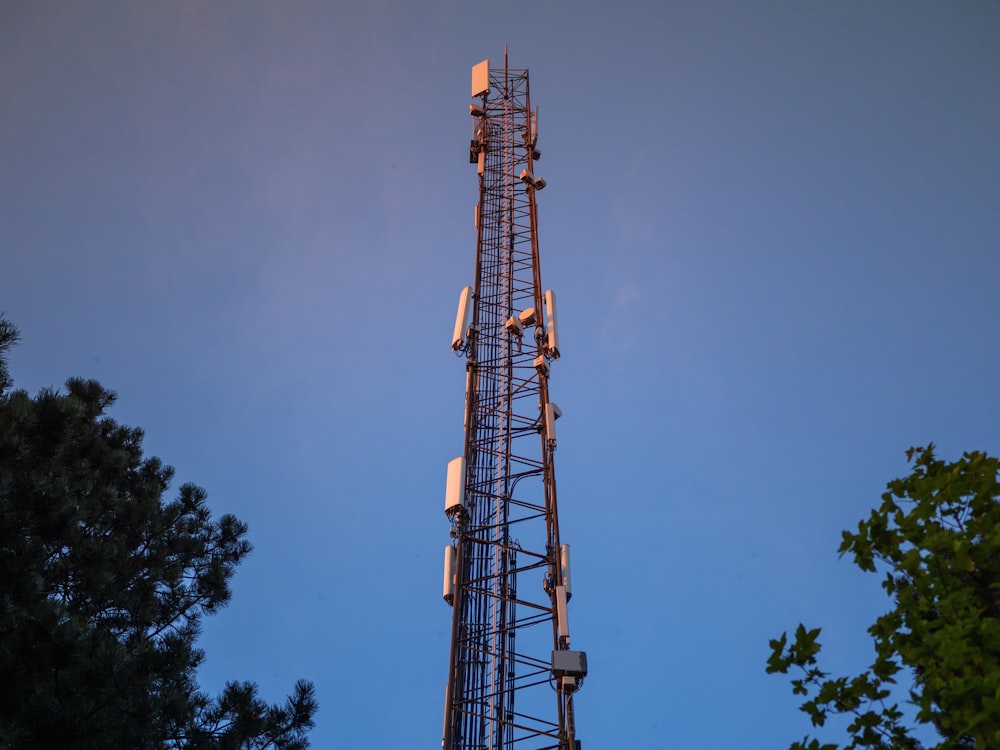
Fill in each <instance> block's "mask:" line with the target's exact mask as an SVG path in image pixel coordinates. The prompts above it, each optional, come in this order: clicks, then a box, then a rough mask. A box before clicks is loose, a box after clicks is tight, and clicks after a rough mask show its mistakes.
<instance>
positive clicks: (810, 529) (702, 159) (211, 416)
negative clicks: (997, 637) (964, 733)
mask: <svg viewBox="0 0 1000 750" xmlns="http://www.w3.org/2000/svg"><path fill="white" fill-rule="evenodd" d="M998 39H1000V6H998V5H997V4H996V3H993V2H963V3H941V2H905V3H904V2H881V3H866V2H860V1H857V2H855V1H849V2H842V3H797V2H762V3H753V4H751V3H742V2H719V3H714V2H709V3H703V2H685V3H680V2H664V3H651V2H649V3H623V4H620V7H618V8H613V7H612V5H611V4H609V3H595V2H579V3H565V2H555V1H553V2H543V3H538V2H535V3H528V2H517V1H512V2H509V3H507V4H505V5H496V4H494V5H487V4H479V3H470V2H464V3H463V2H438V1H435V0H429V1H428V2H423V3H401V2H398V1H395V2H393V1H389V0H385V1H383V2H368V3H351V2H336V3H322V2H304V1H295V0H293V1H292V2H287V3H273V2H270V3H269V2H253V1H251V2H235V1H229V0H218V1H217V2H193V1H188V0H177V1H176V2H158V3H128V2H116V1H110V0H109V1H107V2H100V1H98V0H95V1H94V2H88V3H78V2H54V1H53V2H45V3H29V2H19V1H15V2H8V3H5V4H4V5H3V7H2V8H0V310H3V311H5V312H6V314H7V316H8V317H9V318H10V319H11V320H12V321H14V322H15V323H16V324H17V325H18V326H19V327H20V328H21V332H22V338H23V342H22V344H21V345H20V346H19V347H18V348H17V349H16V350H15V351H14V353H13V357H12V363H11V364H12V372H13V375H14V377H15V379H16V382H17V384H18V385H20V386H21V387H24V388H28V389H29V390H32V391H33V390H36V389H37V388H39V387H42V386H47V385H59V384H61V383H62V382H63V381H64V380H65V378H67V377H68V376H71V375H76V376H87V377H95V378H97V379H99V380H101V381H102V382H103V383H104V384H105V385H106V386H108V387H110V388H113V389H114V390H116V391H117V392H118V393H119V397H120V398H119V403H118V405H117V406H116V407H115V409H114V411H113V416H115V417H116V418H118V419H119V420H121V421H123V422H125V423H129V424H135V425H138V426H141V427H143V428H144V429H145V430H146V448H147V452H149V453H151V454H154V455H158V456H160V457H161V458H163V460H164V461H166V462H167V463H169V464H172V465H174V466H175V467H176V469H177V478H178V480H179V481H193V482H196V483H198V484H200V485H202V486H204V487H205V488H206V489H207V490H208V492H209V496H210V501H211V504H212V506H213V508H215V509H216V510H217V512H219V513H222V512H233V513H235V514H237V515H238V516H239V517H240V518H242V519H244V520H246V521H247V522H248V523H249V524H250V528H251V540H252V542H253V543H254V545H255V547H256V550H255V553H254V555H253V556H252V558H251V559H250V560H249V561H248V562H247V563H246V564H245V565H243V566H242V567H241V568H240V570H239V572H238V574H237V577H236V579H235V582H234V599H233V602H232V604H231V606H230V607H229V608H228V609H226V610H225V611H224V612H223V613H221V614H220V615H218V616H216V617H213V618H211V619H210V620H208V621H207V622H206V627H205V633H204V637H203V646H204V647H205V649H206V650H207V652H208V661H207V664H206V666H205V668H204V670H203V681H204V685H205V686H206V687H207V688H209V689H218V688H219V687H220V686H221V685H222V684H223V682H224V681H225V680H227V679H250V680H256V681H257V682H258V683H260V685H261V687H262V689H263V691H264V692H265V694H266V695H267V697H269V698H270V699H271V700H279V699H281V698H282V697H283V696H284V695H285V694H286V693H287V692H288V691H289V690H290V689H291V686H292V684H293V682H294V680H295V679H297V678H299V677H306V678H309V679H311V680H313V681H314V682H315V683H316V685H317V688H318V691H319V698H320V701H321V711H320V714H319V716H318V726H317V728H316V730H315V732H314V733H313V740H314V746H315V747H316V748H336V747H367V748H372V749H373V750H380V749H381V748H386V749H388V748H398V747H401V746H409V747H430V748H434V747H438V746H439V743H440V732H441V718H442V698H443V688H444V680H445V675H446V667H447V656H448V628H449V618H450V611H449V610H448V608H447V606H446V605H445V604H444V603H443V602H442V601H441V598H440V578H441V570H440V565H441V560H440V557H441V549H442V547H443V546H444V544H445V543H446V542H447V533H448V525H447V522H446V519H445V517H444V515H443V514H442V513H441V497H442V494H443V491H444V477H445V466H446V464H447V461H448V460H449V459H450V458H452V457H453V456H454V455H456V454H457V453H458V452H459V451H460V450H461V441H462V408H463V388H464V370H463V365H462V361H461V360H460V359H456V358H455V357H454V356H453V355H452V353H451V351H450V349H449V343H450V334H451V328H452V323H453V320H454V308H455V303H456V300H457V297H458V292H459V290H460V289H461V288H462V287H463V286H464V285H466V284H468V283H471V281H472V273H473V253H474V241H475V238H474V230H473V206H474V204H475V201H476V175H475V169H474V168H473V167H471V166H470V165H469V164H468V160H467V148H468V138H469V133H470V124H469V119H468V114H467V111H468V110H467V103H468V99H467V96H468V91H469V70H470V68H471V66H472V65H473V64H475V63H476V62H478V61H480V60H481V59H483V58H487V57H488V58H490V59H491V60H496V61H497V62H499V61H500V60H501V58H502V52H503V45H504V44H505V43H506V44H508V45H509V47H510V61H511V65H512V67H518V68H520V67H527V68H529V69H530V71H531V84H532V98H533V101H534V103H537V104H538V105H539V107H540V110H541V116H540V138H539V144H538V145H539V148H540V149H541V151H542V154H543V158H542V160H541V162H540V163H539V165H538V169H537V172H538V174H539V175H541V176H543V177H544V178H545V179H546V181H547V183H548V187H547V189H546V190H545V191H544V192H543V193H541V194H540V195H539V222H540V245H541V253H542V277H543V284H544V285H545V286H546V287H551V288H553V289H554V290H556V292H557V293H558V295H559V302H560V324H561V333H560V338H561V351H562V354H563V356H562V359H560V361H559V362H558V363H556V365H555V366H554V368H553V373H552V381H551V385H552V392H553V398H554V399H555V400H556V401H557V402H558V403H559V405H560V407H561V408H562V409H563V412H564V417H563V420H562V421H561V423H560V431H559V438H560V440H559V451H558V454H557V473H558V478H559V488H560V511H561V516H560V524H561V529H562V536H563V540H564V541H566V542H569V543H570V544H571V545H572V547H573V561H574V571H573V574H574V598H573V601H572V604H571V605H570V609H571V617H572V620H573V636H574V645H575V646H576V647H579V648H582V649H584V650H586V651H587V652H588V659H589V664H590V670H591V676H590V677H589V678H588V680H587V682H586V685H585V687H584V689H583V691H582V692H581V693H580V695H579V697H578V699H577V730H578V736H579V737H580V738H581V739H582V741H583V746H584V747H586V748H591V749H592V750H593V748H610V747H623V746H624V747H643V748H650V749H651V750H656V749H657V748H668V747H683V746H686V745H689V744H691V743H692V742H697V743H698V745H699V746H703V747H704V746H707V747H728V746H731V745H732V744H733V743H734V742H736V743H739V744H740V746H742V747H747V748H762V749H763V748H774V747H787V745H788V743H790V742H791V741H793V740H795V739H799V738H801V737H802V735H804V734H805V733H806V732H807V731H809V727H808V720H807V719H806V717H805V716H804V715H801V714H799V713H798V712H797V711H796V709H795V702H794V700H793V698H792V696H791V695H790V690H789V687H788V684H787V681H785V680H783V679H781V678H778V677H768V676H767V675H765V674H764V662H765V659H766V656H767V651H768V649H767V640H768V639H769V638H771V637H775V636H777V635H778V634H780V633H781V631H783V630H785V629H791V628H793V627H794V626H795V625H796V624H797V623H798V622H799V621H800V620H802V621H805V622H806V623H807V624H809V625H811V626H815V625H823V626H824V640H825V641H826V642H827V644H828V645H827V648H826V651H827V652H828V653H827V658H828V661H827V664H828V666H829V667H830V669H831V670H833V671H845V672H846V671H849V670H851V669H858V668H860V667H861V666H862V665H863V664H864V662H865V660H866V659H867V658H869V656H870V646H869V644H868V641H867V640H866V638H865V637H864V629H865V627H867V625H868V624H869V623H870V622H871V621H872V620H873V619H874V617H875V616H876V615H877V614H878V613H879V612H880V611H881V610H882V608H884V606H885V603H884V601H883V599H882V595H881V592H880V590H879V587H878V582H877V578H876V577H874V576H865V575H862V574H861V573H859V572H856V571H855V570H854V569H853V568H852V566H851V565H850V563H849V561H847V560H838V558H837V555H836V548H837V546H838V544H839V540H840V531H841V530H842V529H844V528H848V527H852V526H854V525H855V524H856V523H857V521H858V520H859V519H860V518H861V517H862V516H864V515H865V514H866V513H867V510H868V509H869V508H871V507H872V506H873V505H874V504H875V503H876V502H877V501H878V496H879V494H880V492H881V490H882V489H883V487H884V485H885V482H887V481H888V480H890V479H892V478H893V477H895V476H899V475H902V474H904V473H905V472H906V464H905V459H904V455H903V452H904V450H905V449H906V448H907V447H909V446H911V445H914V444H924V443H926V442H928V441H934V442H936V443H937V444H938V445H939V448H940V452H941V454H942V455H944V456H947V457H954V456H957V455H958V454H959V453H960V452H961V451H963V450H971V449H982V450H987V451H990V452H994V453H997V452H1000V434H998V431H997V428H996V425H997V424H1000V402H998V399H997V398H996V383H997V382H998V380H1000V355H998V341H997V333H996V331H997V323H998V321H1000V295H998V294H997V292H996V290H997V280H998V275H1000V256H998V253H1000V211H998V210H997V201H998V198H1000V139H998V138H997V133H1000V45H998V44H997V40H998Z"/></svg>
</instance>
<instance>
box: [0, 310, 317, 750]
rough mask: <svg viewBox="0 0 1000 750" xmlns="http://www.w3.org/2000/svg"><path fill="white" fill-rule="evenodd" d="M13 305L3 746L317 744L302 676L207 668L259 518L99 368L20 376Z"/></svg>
mask: <svg viewBox="0 0 1000 750" xmlns="http://www.w3.org/2000/svg"><path fill="white" fill-rule="evenodd" d="M16 339H17V331H16V330H15V329H14V327H13V326H12V325H11V324H10V323H9V322H8V321H6V320H4V319H3V318H0V749H3V750H20V749H21V748H25V749H27V748H31V749H32V750H34V749H36V748H70V749H72V748H123V749H127V750H145V749H147V748H149V749H155V750H160V749H164V748H185V749H187V750H242V749H247V750H249V749H250V748H257V749H262V748H276V749H282V750H296V749H301V748H307V747H308V745H309V743H308V739H307V736H306V733H307V731H308V729H309V728H311V727H312V725H313V715H314V713H315V710H316V701H315V696H314V690H313V687H312V685H311V684H309V683H307V682H304V681H300V682H299V683H298V684H296V686H295V689H294V691H293V693H292V695H291V696H290V697H288V699H287V701H286V702H285V703H284V704H282V705H268V704H266V703H265V702H263V701H262V700H261V699H260V697H259V696H258V694H257V688H256V686H255V685H254V684H252V683H247V682H243V683H237V682H231V683H229V684H227V685H226V687H225V689H224V690H223V691H222V693H221V695H218V696H216V697H214V698H210V697H209V696H208V695H206V694H205V693H204V692H202V691H201V690H200V689H199V688H198V685H197V682H196V674H195V673H196V670H197V668H198V666H199V664H200V663H201V662H202V660H203V653H202V652H201V651H200V650H199V649H198V648H196V646H195V640H196V638H197V636H198V633H199V625H200V622H201V618H202V617H203V616H204V615H207V614H211V613H212V612H215V611H217V610H218V609H219V608H220V607H223V606H224V605H225V604H226V602H227V601H228V600H229V596H230V590H229V586H228V581H229V579H230V577H231V576H232V575H233V572H234V570H235V568H236V566H237V565H238V564H239V562H240V561H241V560H242V559H243V558H244V557H245V556H246V555H247V554H248V553H249V552H250V544H249V543H248V542H247V541H246V539H245V536H246V532H247V528H246V526H245V525H244V524H243V523H241V522H240V521H239V520H237V519H236V518H235V517H234V516H231V515H224V516H222V517H221V518H219V519H218V520H213V518H212V516H211V514H210V512H209V510H208V508H207V507H206V504H205V492H204V491H203V490H201V489H200V488H198V487H196V486H194V485H192V484H185V485H183V486H182V487H180V489H179V491H178V492H177V495H176V497H174V499H172V500H165V499H164V494H165V493H166V492H167V490H168V487H169V485H170V482H171V479H172V476H173V470H172V469H171V468H170V467H168V466H164V465H163V464H162V463H160V461H159V460H158V459H156V458H147V457H144V456H143V453H142V432H141V431H140V430H138V429H135V428H131V427H125V426H122V425H119V424H117V423H116V422H115V421H114V420H112V419H110V418H109V417H107V416H105V411H106V410H107V408H108V407H109V406H111V404H112V403H113V402H114V400H115V395H114V394H113V393H111V392H110V391H107V390H105V389H104V388H102V387H101V386H100V385H99V384H98V383H97V382H95V381H92V380H70V381H68V382H67V384H66V392H65V393H60V392H56V391H53V390H43V391H41V392H40V393H39V394H38V395H37V396H34V397H32V396H29V395H28V394H27V393H26V392H24V391H20V390H11V380H10V376H9V372H8V369H7V366H6V363H5V357H4V354H5V350H6V349H8V348H9V347H10V346H11V345H12V344H13V343H14V342H15V341H16Z"/></svg>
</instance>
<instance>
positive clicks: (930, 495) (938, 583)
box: [767, 445, 1000, 750]
mask: <svg viewBox="0 0 1000 750" xmlns="http://www.w3.org/2000/svg"><path fill="white" fill-rule="evenodd" d="M907 458H908V459H909V460H910V461H911V462H912V463H913V471H912V473H911V474H910V475H909V476H907V477H905V478H903V479H896V480H894V481H892V482H890V483H889V485H888V488H887V491H886V492H885V493H884V494H883V495H882V505H881V506H880V507H879V508H878V509H876V510H873V511H872V513H871V515H870V517H869V518H868V519H867V520H865V521H862V522H861V523H860V524H859V526H858V530H857V532H856V533H852V532H848V531H845V532H844V534H843V543H842V544H841V546H840V552H841V554H850V555H851V556H852V557H853V559H854V562H855V564H856V565H857V566H858V567H860V568H861V569H862V570H865V571H871V572H876V571H878V570H881V571H882V572H883V576H884V577H883V581H882V587H883V588H884V589H885V591H886V593H887V594H888V595H889V596H890V597H891V599H892V602H893V608H892V609H890V610H889V611H888V612H887V613H886V614H884V615H882V616H881V617H879V618H878V619H877V620H876V621H875V623H874V624H873V625H872V626H871V627H870V628H869V630H868V632H869V633H870V634H871V636H872V638H873V639H874V645H875V660H874V661H873V662H872V664H871V666H870V667H869V668H868V669H867V670H865V671H864V672H863V673H861V674H860V675H857V676H855V677H850V678H848V677H840V678H831V677H830V675H829V674H828V673H827V672H824V671H822V670H820V669H819V668H818V666H817V664H818V661H817V658H816V656H817V654H818V653H819V651H820V644H819V640H818V638H819V634H820V631H819V629H818V628H817V629H814V630H808V629H806V628H805V627H804V626H802V625H799V627H798V629H797V630H796V632H795V637H794V639H793V640H792V642H791V643H789V640H788V636H787V634H783V635H782V636H781V637H780V638H778V639H776V640H773V641H771V649H772V653H771V657H770V659H769V660H768V666H767V671H768V672H770V673H774V672H780V673H787V672H788V671H789V670H790V669H793V668H794V669H795V670H796V671H797V673H798V674H800V675H801V676H799V677H798V678H796V679H794V680H792V691H793V692H794V693H795V694H797V695H802V696H805V698H806V700H805V702H804V703H803V704H802V706H801V710H803V711H805V712H806V713H807V714H808V715H809V717H810V718H811V719H812V723H813V725H814V726H823V725H824V723H825V722H826V720H827V717H828V716H830V715H837V714H841V715H846V716H848V717H850V724H849V727H848V734H849V744H847V745H846V747H847V748H889V747H891V748H903V749H916V748H921V747H922V745H921V743H920V742H919V741H918V740H917V739H916V738H915V736H914V730H915V727H916V726H918V725H925V726H933V727H934V728H935V729H936V730H937V732H938V734H939V736H940V742H939V743H938V744H935V745H934V746H933V748H934V749H935V750H944V749H945V748H952V749H958V748H970V749H971V748H997V747H1000V502H998V498H1000V483H998V481H997V480H998V476H1000V460H998V459H996V458H991V457H990V456H987V455H986V454H984V453H966V454H964V455H963V456H962V458H961V459H960V460H958V461H955V462H952V463H946V462H944V461H941V460H939V459H938V458H937V457H936V456H935V454H934V446H933V445H929V446H927V447H926V448H911V449H910V450H909V451H908V452H907ZM900 680H902V681H904V684H905V685H906V686H907V687H908V688H909V693H908V695H909V702H910V703H911V704H912V712H911V713H913V714H914V715H915V718H914V721H912V722H908V721H907V720H906V718H905V717H906V713H907V712H906V711H904V710H903V709H902V708H900V704H899V703H898V702H895V700H894V696H896V695H897V694H898V686H897V682H898V681H900ZM837 747H838V746H837V745H833V744H820V742H819V741H818V740H816V739H811V738H809V737H806V739H805V740H803V741H802V742H797V743H795V744H794V745H792V748H793V749H794V750H802V749H803V748H805V749H807V750H820V749H821V748H822V749H823V750H833V749H834V748H837Z"/></svg>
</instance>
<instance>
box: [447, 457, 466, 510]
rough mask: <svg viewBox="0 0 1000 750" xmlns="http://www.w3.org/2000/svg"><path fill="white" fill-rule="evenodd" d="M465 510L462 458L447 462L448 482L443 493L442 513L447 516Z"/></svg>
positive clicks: (463, 465) (463, 462) (463, 461)
mask: <svg viewBox="0 0 1000 750" xmlns="http://www.w3.org/2000/svg"><path fill="white" fill-rule="evenodd" d="M463 508H465V459H464V458H463V457H462V456H459V457H458V458H453V459H452V460H451V461H449V462H448V482H447V484H446V485H445V492H444V512H445V513H447V514H448V515H449V516H450V515H453V514H455V513H457V512H458V511H459V510H461V509H463Z"/></svg>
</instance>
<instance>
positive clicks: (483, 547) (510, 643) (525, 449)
mask: <svg viewBox="0 0 1000 750" xmlns="http://www.w3.org/2000/svg"><path fill="white" fill-rule="evenodd" d="M472 99H473V103H472V104H470V105H469V112H470V114H471V116H472V123H473V125H472V128H473V137H472V141H471V146H470V151H469V160H470V162H471V163H473V164H476V165H477V172H478V175H479V202H478V203H477V205H476V221H475V226H476V265H475V281H474V284H473V285H471V286H467V287H465V288H464V289H463V290H462V293H461V295H460V298H459V309H458V316H457V320H456V321H455V331H454V335H453V339H452V349H453V350H455V351H456V352H458V353H459V354H463V355H465V357H466V359H467V361H466V387H465V448H464V452H463V454H462V455H461V456H459V457H457V458H455V459H454V460H452V461H451V462H450V463H449V464H448V473H447V484H446V489H445V513H446V514H447V516H448V519H449V520H450V523H451V539H452V542H451V543H450V544H449V545H448V546H447V547H446V548H445V570H444V598H445V600H446V601H447V602H448V603H449V604H451V605H452V607H453V612H452V635H451V654H450V658H449V665H448V686H447V690H446V694H445V711H444V736H443V740H442V748H443V749H444V750H521V749H523V750H577V748H579V746H580V745H579V742H578V741H577V740H576V738H575V728H574V718H573V696H574V694H575V693H576V691H577V690H578V689H579V687H580V685H581V683H582V681H583V678H584V677H585V676H586V674H587V659H586V654H584V653H583V652H582V651H573V650H571V648H570V636H569V621H568V619H567V607H566V605H567V602H568V600H569V598H570V596H571V582H570V568H569V563H570V561H569V546H568V545H565V544H562V542H561V539H560V537H559V516H558V513H557V509H556V477H555V465H554V461H553V454H554V451H555V448H556V426H555V425H556V420H557V419H558V418H559V416H560V413H561V412H560V411H559V408H558V407H557V406H556V405H555V404H554V403H552V401H551V400H550V398H549V370H550V366H551V364H552V362H553V361H554V360H557V359H558V358H559V330H558V321H557V317H556V300H555V295H554V294H553V293H552V292H551V291H544V292H543V287H542V282H541V272H540V269H539V263H538V214H537V207H536V204H535V196H536V194H537V193H538V191H540V190H541V189H542V188H544V187H545V181H544V180H542V179H541V178H540V177H536V176H535V173H534V171H535V162H537V161H538V159H539V158H540V157H541V153H540V152H539V150H538V147H537V138H538V110H537V108H536V109H535V110H534V111H532V109H531V100H530V97H529V92H528V71H527V70H512V69H510V68H508V65H507V52H506V49H505V50H504V64H503V67H502V68H490V66H489V61H488V60H484V61H483V62H481V63H479V64H478V65H476V66H474V67H473V69H472Z"/></svg>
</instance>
